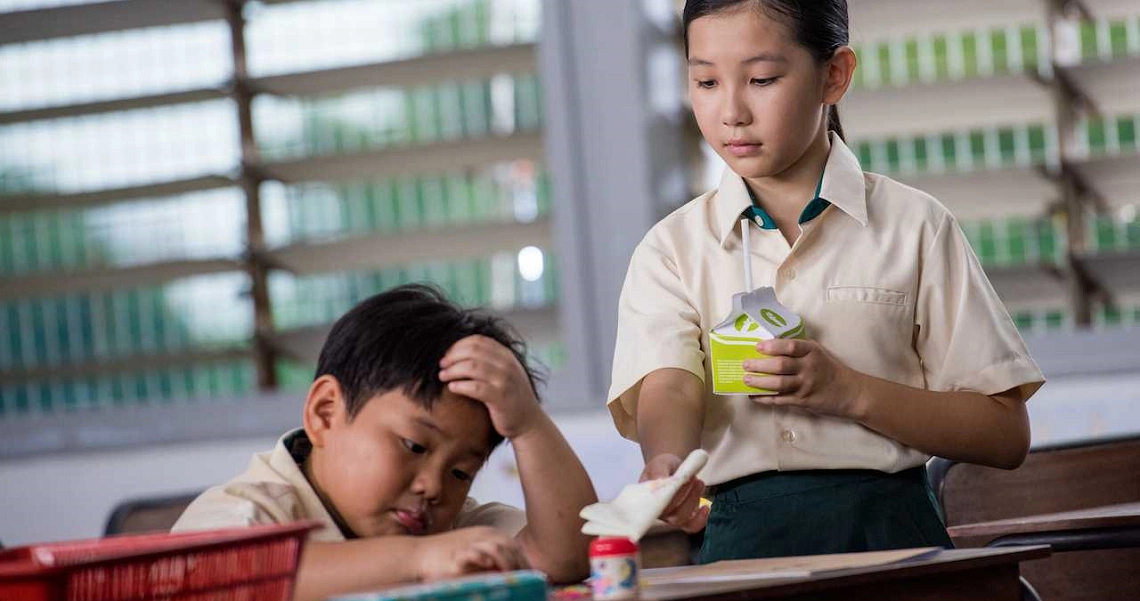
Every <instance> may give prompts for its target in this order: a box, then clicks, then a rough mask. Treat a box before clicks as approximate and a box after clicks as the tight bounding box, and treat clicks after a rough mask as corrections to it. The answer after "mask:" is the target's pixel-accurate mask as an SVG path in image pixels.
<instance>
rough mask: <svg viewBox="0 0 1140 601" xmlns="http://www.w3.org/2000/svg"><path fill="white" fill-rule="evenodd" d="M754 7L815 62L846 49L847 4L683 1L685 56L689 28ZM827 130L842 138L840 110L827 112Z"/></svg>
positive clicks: (824, 0) (832, 0)
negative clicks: (706, 19) (782, 28)
mask: <svg viewBox="0 0 1140 601" xmlns="http://www.w3.org/2000/svg"><path fill="white" fill-rule="evenodd" d="M742 4H753V5H755V6H756V7H757V8H760V9H762V10H764V11H765V12H766V13H768V15H769V16H771V17H772V18H774V19H776V20H778V21H780V22H782V23H784V25H786V26H787V27H788V29H790V30H791V32H792V36H793V37H795V40H796V42H798V43H799V44H800V45H801V46H803V47H804V48H807V49H808V52H811V54H812V56H814V57H815V60H816V61H818V62H821V63H822V62H824V61H826V60H828V59H830V58H831V57H832V56H833V55H834V54H835V50H836V49H838V48H840V47H841V46H846V45H847V44H848V42H849V40H850V35H849V33H848V19H847V0H686V2H685V11H684V13H683V16H682V19H681V20H682V23H683V27H684V32H685V54H686V55H687V54H688V53H689V25H690V24H692V22H693V21H695V20H697V19H699V18H701V17H707V16H709V15H715V14H717V13H720V12H724V11H727V10H734V9H737V8H740V5H742ZM827 128H828V129H830V130H832V131H834V132H835V133H836V134H838V135H839V138H840V139H841V140H846V138H845V137H844V136H843V125H842V124H841V123H840V122H839V108H838V107H836V106H835V105H834V104H833V105H831V106H830V107H829V108H828V113H827Z"/></svg>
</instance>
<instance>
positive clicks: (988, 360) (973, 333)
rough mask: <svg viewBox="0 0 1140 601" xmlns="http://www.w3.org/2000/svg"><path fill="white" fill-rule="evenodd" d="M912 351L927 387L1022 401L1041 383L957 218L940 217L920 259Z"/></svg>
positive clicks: (1034, 364)
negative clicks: (1008, 394) (1012, 395)
mask: <svg viewBox="0 0 1140 601" xmlns="http://www.w3.org/2000/svg"><path fill="white" fill-rule="evenodd" d="M915 317H916V323H917V325H918V332H917V339H916V347H917V351H918V354H919V356H920V357H921V359H922V364H923V369H924V371H925V375H926V382H927V387H928V388H930V389H931V390H941V391H972V392H980V393H982V394H987V395H992V394H998V393H1001V392H1005V391H1007V390H1014V389H1016V390H1017V392H1018V393H1019V396H1020V397H1021V399H1022V400H1023V401H1024V400H1027V399H1028V398H1029V397H1030V396H1032V395H1033V393H1035V392H1036V391H1037V389H1038V388H1040V387H1041V385H1042V384H1043V383H1044V382H1045V378H1044V376H1043V375H1042V374H1041V370H1040V369H1039V368H1038V367H1037V364H1036V363H1035V362H1034V361H1033V359H1032V358H1031V357H1030V356H1029V350H1028V349H1027V348H1026V346H1025V341H1024V340H1022V338H1021V335H1020V334H1019V333H1018V331H1017V326H1016V325H1014V323H1013V320H1012V319H1010V316H1009V312H1008V311H1006V309H1005V305H1004V304H1003V303H1002V302H1001V299H1000V298H998V295H997V293H996V292H995V291H994V288H993V286H992V285H991V284H990V281H989V279H988V278H987V277H986V274H985V271H984V270H983V269H982V266H981V264H980V263H979V262H978V258H977V257H976V256H975V255H974V252H973V250H972V249H971V248H970V244H969V242H968V241H967V240H966V236H965V234H963V233H962V229H961V228H960V227H959V226H958V223H957V221H955V220H954V218H953V217H952V216H950V215H948V214H947V215H945V216H944V217H943V219H942V221H941V223H940V224H939V226H938V230H937V231H936V232H935V234H934V239H933V241H932V242H931V244H930V245H929V247H928V248H927V251H926V253H925V255H924V256H923V258H922V272H921V274H920V279H919V289H918V299H917V304H916V306H915Z"/></svg>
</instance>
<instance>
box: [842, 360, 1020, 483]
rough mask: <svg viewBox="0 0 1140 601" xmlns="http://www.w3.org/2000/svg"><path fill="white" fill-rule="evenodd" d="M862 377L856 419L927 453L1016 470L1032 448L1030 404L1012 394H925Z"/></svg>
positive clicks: (910, 388) (880, 380) (898, 385)
mask: <svg viewBox="0 0 1140 601" xmlns="http://www.w3.org/2000/svg"><path fill="white" fill-rule="evenodd" d="M860 375H861V382H860V393H859V395H858V399H857V401H856V407H858V409H857V413H858V415H856V416H855V417H856V420H857V421H859V422H860V423H862V424H863V425H865V426H867V427H868V428H870V429H872V430H875V431H876V432H879V433H880V434H883V435H884V436H888V437H890V438H893V439H895V440H897V441H899V442H901V443H903V444H905V445H907V446H909V447H913V448H915V449H918V450H920V451H923V452H924V453H929V454H931V455H937V456H939V457H945V458H947V459H953V460H955V461H964V462H968V463H977V464H980V465H988V466H991V467H998V468H1005V469H1013V468H1015V467H1017V466H1019V465H1021V462H1022V461H1024V460H1025V455H1026V453H1027V452H1028V450H1029V417H1028V414H1027V412H1026V410H1025V403H1024V402H1023V401H1021V400H1020V399H1019V398H1017V397H1016V396H1013V395H1010V394H1004V393H1003V394H998V395H993V396H986V395H984V394H981V393H977V392H937V391H932V390H922V389H919V388H913V387H910V386H905V385H903V384H898V383H895V382H891V381H889V380H884V379H881V378H875V377H873V376H868V375H865V374H860Z"/></svg>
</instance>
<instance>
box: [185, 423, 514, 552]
mask: <svg viewBox="0 0 1140 601" xmlns="http://www.w3.org/2000/svg"><path fill="white" fill-rule="evenodd" d="M298 439H300V440H303V441H304V442H305V443H307V442H308V441H307V439H305V438H304V432H303V431H302V430H294V431H292V432H289V433H287V434H285V435H284V436H282V437H281V439H280V440H278V441H277V446H276V447H274V449H273V451H271V452H267V453H257V454H256V455H254V456H253V459H251V460H250V462H249V467H248V468H246V470H245V473H243V474H241V475H240V476H238V477H236V478H234V479H233V480H230V481H229V482H226V483H225V484H223V485H221V486H215V487H213V488H210V489H209V490H207V491H206V492H204V493H202V494H201V495H199V496H198V498H197V499H194V501H193V502H192V503H190V505H189V506H188V507H187V508H186V511H184V512H183V513H182V516H181V517H180V518H178V521H177V522H176V523H175V524H174V527H173V528H171V531H172V532H178V531H182V530H202V529H208V528H226V527H234V526H252V525H255V524H282V523H286V522H294V521H297V520H319V521H320V522H321V523H322V527H321V528H319V529H317V530H314V531H313V533H312V534H310V535H309V540H315V541H322V542H337V541H343V540H345V536H344V534H343V533H342V532H341V530H340V528H339V527H338V526H337V524H336V521H335V520H333V517H332V515H331V514H329V512H328V510H327V509H325V506H324V504H323V503H321V500H320V497H318V496H317V493H316V491H315V490H313V487H312V485H310V484H309V480H308V478H306V477H305V475H304V473H302V472H301V468H300V466H298V465H297V461H296V460H295V459H294V458H293V454H292V453H291V452H290V447H291V446H292V445H294V444H296V442H297V441H298ZM525 525H526V514H525V513H524V512H523V511H522V510H520V509H516V508H514V507H511V506H509V505H503V504H501V503H488V504H484V505H480V504H479V503H478V502H476V501H475V500H474V499H470V498H469V499H467V501H466V502H465V503H464V505H463V509H462V510H461V511H460V512H459V516H458V517H457V518H456V521H455V524H454V525H453V527H454V528H463V527H467V526H491V527H494V528H497V529H499V530H502V531H503V532H505V533H507V534H509V535H511V536H514V535H516V534H518V532H519V531H520V530H522V529H523V526H525Z"/></svg>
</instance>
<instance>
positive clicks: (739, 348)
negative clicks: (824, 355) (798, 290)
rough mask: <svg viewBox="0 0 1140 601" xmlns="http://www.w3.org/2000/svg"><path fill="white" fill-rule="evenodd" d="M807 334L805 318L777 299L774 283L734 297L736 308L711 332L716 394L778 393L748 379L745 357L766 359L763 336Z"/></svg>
mask: <svg viewBox="0 0 1140 601" xmlns="http://www.w3.org/2000/svg"><path fill="white" fill-rule="evenodd" d="M774 338H801V339H804V338H807V334H806V331H805V328H804V322H803V319H802V318H800V316H799V315H796V314H795V313H793V312H792V311H791V310H790V309H788V308H787V307H785V306H783V305H781V304H780V302H779V301H778V300H776V291H775V290H774V289H772V288H770V287H763V288H757V289H755V290H753V291H752V292H740V293H737V294H735V295H734V296H733V297H732V312H731V313H729V315H728V318H726V319H725V320H724V321H722V322H721V323H720V324H719V325H717V326H716V327H714V328H713V329H712V331H710V332H709V361H711V362H712V379H713V393H714V394H724V395H730V394H753V395H755V394H775V393H774V392H773V391H771V390H764V389H761V388H753V387H751V386H748V385H747V384H745V383H744V361H745V360H746V359H763V358H765V357H766V356H767V355H764V354H762V353H760V352H759V351H757V350H756V344H757V343H759V342H760V341H761V340H772V339H774Z"/></svg>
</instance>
